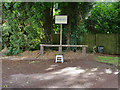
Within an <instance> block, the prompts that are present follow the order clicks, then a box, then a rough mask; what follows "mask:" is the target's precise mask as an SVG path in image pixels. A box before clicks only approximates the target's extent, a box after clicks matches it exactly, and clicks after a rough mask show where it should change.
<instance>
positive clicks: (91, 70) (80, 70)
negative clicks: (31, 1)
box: [2, 59, 118, 88]
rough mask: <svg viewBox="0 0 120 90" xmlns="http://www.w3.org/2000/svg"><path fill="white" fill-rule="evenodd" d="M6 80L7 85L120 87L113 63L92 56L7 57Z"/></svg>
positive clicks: (4, 62) (4, 64)
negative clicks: (57, 59) (61, 58)
mask: <svg viewBox="0 0 120 90" xmlns="http://www.w3.org/2000/svg"><path fill="white" fill-rule="evenodd" d="M2 79H3V81H2V84H3V87H7V88H118V72H117V69H116V68H115V67H113V66H110V65H106V64H102V63H98V62H96V61H92V60H87V59H86V60H82V59H75V60H67V59H66V60H65V62H64V63H63V64H62V63H55V60H54V59H49V60H37V59H36V60H29V59H28V60H13V61H12V60H3V61H2Z"/></svg>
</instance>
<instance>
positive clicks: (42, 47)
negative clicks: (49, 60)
mask: <svg viewBox="0 0 120 90" xmlns="http://www.w3.org/2000/svg"><path fill="white" fill-rule="evenodd" d="M40 54H41V55H43V54H44V46H43V45H42V44H40Z"/></svg>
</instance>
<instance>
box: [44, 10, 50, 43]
mask: <svg viewBox="0 0 120 90" xmlns="http://www.w3.org/2000/svg"><path fill="white" fill-rule="evenodd" d="M43 22H44V24H43V27H44V30H45V31H44V32H45V36H46V40H45V42H46V43H50V34H51V15H50V8H46V10H45V11H44V20H43Z"/></svg>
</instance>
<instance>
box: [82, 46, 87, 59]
mask: <svg viewBox="0 0 120 90" xmlns="http://www.w3.org/2000/svg"><path fill="white" fill-rule="evenodd" d="M82 57H83V58H85V57H86V47H85V46H83V47H82Z"/></svg>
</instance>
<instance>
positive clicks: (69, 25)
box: [67, 16, 71, 45]
mask: <svg viewBox="0 0 120 90" xmlns="http://www.w3.org/2000/svg"><path fill="white" fill-rule="evenodd" d="M68 18H69V24H68V39H67V45H70V31H71V16H69V17H68Z"/></svg>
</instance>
